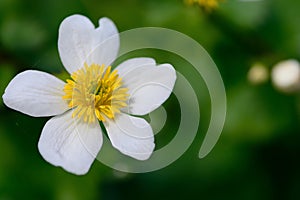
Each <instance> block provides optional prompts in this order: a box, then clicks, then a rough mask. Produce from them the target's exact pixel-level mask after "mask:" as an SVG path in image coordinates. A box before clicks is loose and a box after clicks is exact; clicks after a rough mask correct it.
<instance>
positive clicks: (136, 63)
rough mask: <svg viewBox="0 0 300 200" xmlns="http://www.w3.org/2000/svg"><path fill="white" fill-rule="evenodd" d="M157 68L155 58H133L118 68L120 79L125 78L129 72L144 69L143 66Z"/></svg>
mask: <svg viewBox="0 0 300 200" xmlns="http://www.w3.org/2000/svg"><path fill="white" fill-rule="evenodd" d="M149 65H150V66H155V60H154V59H153V58H143V57H141V58H131V59H128V60H126V61H124V62H122V63H121V64H119V65H118V66H117V68H116V70H118V74H119V76H120V77H124V76H125V75H126V74H127V73H128V72H130V71H132V70H134V69H136V68H139V67H142V66H149Z"/></svg>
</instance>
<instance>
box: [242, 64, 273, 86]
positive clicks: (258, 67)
mask: <svg viewBox="0 0 300 200" xmlns="http://www.w3.org/2000/svg"><path fill="white" fill-rule="evenodd" d="M247 76H248V81H249V82H250V83H252V84H255V85H258V84H262V83H265V82H266V81H267V80H268V78H269V72H268V69H267V68H266V66H264V65H263V64H261V63H255V64H254V65H253V66H252V67H251V68H250V70H249V71H248V75H247Z"/></svg>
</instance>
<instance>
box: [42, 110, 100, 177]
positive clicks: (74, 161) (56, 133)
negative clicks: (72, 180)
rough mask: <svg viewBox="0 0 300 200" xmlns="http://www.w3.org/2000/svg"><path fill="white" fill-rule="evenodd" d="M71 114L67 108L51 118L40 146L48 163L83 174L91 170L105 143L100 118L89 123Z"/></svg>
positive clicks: (43, 133)
mask: <svg viewBox="0 0 300 200" xmlns="http://www.w3.org/2000/svg"><path fill="white" fill-rule="evenodd" d="M71 115H72V111H68V112H67V113H65V114H63V115H60V116H56V117H53V118H52V119H50V120H49V121H48V122H47V123H46V125H45V126H44V128H43V131H42V134H41V137H40V140H39V143H38V148H39V151H40V153H41V155H42V156H43V158H44V159H45V160H46V161H48V162H49V163H51V164H53V165H55V166H61V167H62V168H64V169H65V170H66V171H68V172H71V173H74V174H77V175H82V174H85V173H87V172H88V170H89V169H90V166H91V165H92V163H93V161H94V159H95V157H96V156H97V154H98V152H99V150H100V148H101V146H102V132H101V128H100V125H99V123H98V121H97V122H95V123H92V124H88V123H84V122H82V121H81V120H78V119H77V118H72V116H71Z"/></svg>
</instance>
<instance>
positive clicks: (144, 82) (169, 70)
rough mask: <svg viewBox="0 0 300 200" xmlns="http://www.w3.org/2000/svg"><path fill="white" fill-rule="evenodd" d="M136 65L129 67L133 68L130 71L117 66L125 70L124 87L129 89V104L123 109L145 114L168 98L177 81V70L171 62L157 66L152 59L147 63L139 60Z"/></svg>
mask: <svg viewBox="0 0 300 200" xmlns="http://www.w3.org/2000/svg"><path fill="white" fill-rule="evenodd" d="M140 61H141V60H140ZM131 64H132V63H131ZM123 66H124V68H125V67H126V65H123ZM131 66H133V65H131ZM136 66H139V67H136ZM136 66H135V67H129V68H130V69H132V70H128V71H126V70H123V69H122V68H121V67H120V69H119V67H118V68H117V70H120V71H121V72H122V73H123V71H125V73H123V74H124V76H121V77H122V80H123V83H124V87H127V88H128V89H129V92H128V93H129V101H128V105H129V106H128V107H127V108H126V109H123V111H124V112H127V113H130V114H134V115H145V114H148V113H149V112H151V111H153V110H155V109H156V108H158V107H159V106H160V105H161V104H162V103H163V102H164V101H165V100H167V99H168V97H169V96H170V94H171V92H172V90H173V87H174V84H175V81H176V72H175V69H174V68H173V66H172V65H170V64H162V65H159V66H156V65H155V63H152V62H150V60H149V61H148V63H147V62H146V64H142V63H141V62H137V65H136Z"/></svg>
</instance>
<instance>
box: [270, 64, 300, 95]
mask: <svg viewBox="0 0 300 200" xmlns="http://www.w3.org/2000/svg"><path fill="white" fill-rule="evenodd" d="M272 82H273V85H274V86H275V87H276V88H277V89H278V90H280V91H283V92H295V91H297V90H299V89H300V64H299V62H298V61H297V60H295V59H290V60H285V61H281V62H279V63H277V64H276V65H275V66H274V67H273V70H272Z"/></svg>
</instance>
